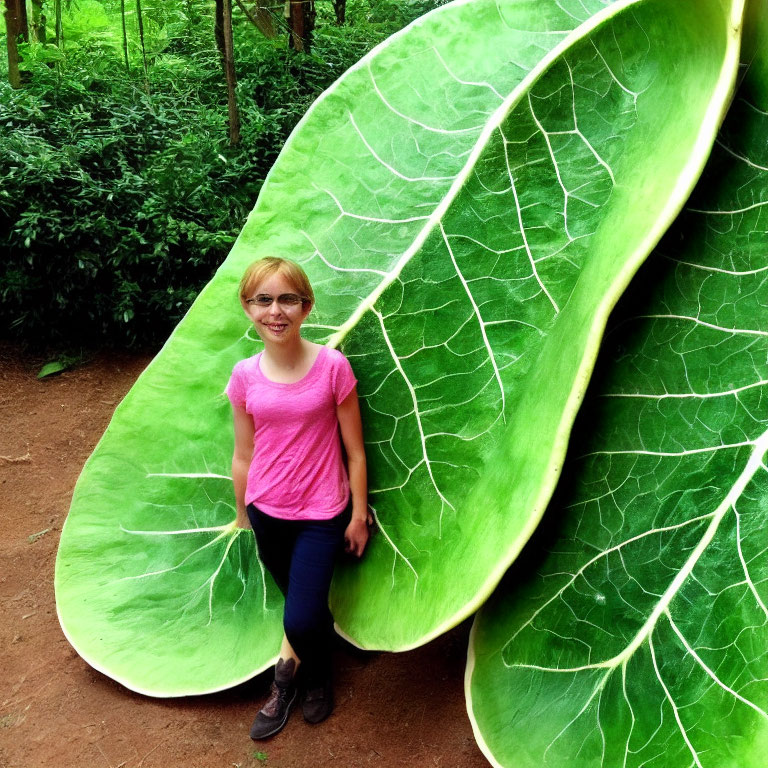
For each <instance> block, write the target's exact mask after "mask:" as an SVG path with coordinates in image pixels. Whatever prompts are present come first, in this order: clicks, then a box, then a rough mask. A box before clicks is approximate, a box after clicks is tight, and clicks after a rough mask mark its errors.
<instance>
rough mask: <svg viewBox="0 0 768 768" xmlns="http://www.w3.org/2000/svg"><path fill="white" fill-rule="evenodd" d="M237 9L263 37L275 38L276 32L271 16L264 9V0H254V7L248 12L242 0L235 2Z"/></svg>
mask: <svg viewBox="0 0 768 768" xmlns="http://www.w3.org/2000/svg"><path fill="white" fill-rule="evenodd" d="M236 2H237V6H238V8H240V10H241V11H242V12H243V13H244V14H245V16H246V18H247V19H248V21H250V22H251V24H253V25H254V26H255V27H256V28H257V29H258V30H259V31H260V32H261V34H262V35H264V37H267V38H269V39H270V40H271V39H272V38H275V37H277V31H276V30H275V25H274V23H273V21H272V14H271V13H270V12H269V11H268V10H267V9H266V8H265V7H264V0H256V7H255V9H253V10H249V9H248V7H247V6H246V5H245V3H244V2H243V0H236Z"/></svg>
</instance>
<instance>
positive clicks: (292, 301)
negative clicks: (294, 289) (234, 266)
mask: <svg viewBox="0 0 768 768" xmlns="http://www.w3.org/2000/svg"><path fill="white" fill-rule="evenodd" d="M273 301H277V303H278V304H279V305H280V306H281V307H295V306H298V305H299V304H304V303H305V302H307V301H309V299H308V298H306V297H305V296H299V294H298V293H281V294H280V295H279V296H278V297H277V298H275V297H274V296H270V295H269V294H268V293H258V294H256V296H252V297H251V298H250V299H246V300H245V303H246V304H248V306H250V307H263V308H265V309H266V308H267V307H271V306H272V302H273Z"/></svg>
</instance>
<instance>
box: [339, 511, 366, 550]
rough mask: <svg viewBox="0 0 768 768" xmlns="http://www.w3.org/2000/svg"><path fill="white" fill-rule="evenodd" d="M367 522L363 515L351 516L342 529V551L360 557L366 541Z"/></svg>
mask: <svg viewBox="0 0 768 768" xmlns="http://www.w3.org/2000/svg"><path fill="white" fill-rule="evenodd" d="M368 535H369V534H368V522H367V520H366V518H364V517H353V518H352V520H351V521H350V523H349V525H348V526H347V530H346V531H344V551H345V552H347V553H348V554H351V555H355V557H361V556H362V554H363V552H364V551H365V545H366V544H367V543H368Z"/></svg>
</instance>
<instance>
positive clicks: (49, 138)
mask: <svg viewBox="0 0 768 768" xmlns="http://www.w3.org/2000/svg"><path fill="white" fill-rule="evenodd" d="M406 5H408V4H406ZM427 5H434V3H431V4H427V3H421V4H414V6H413V7H412V8H410V11H411V12H414V13H416V12H420V11H421V10H423V9H424V8H426V7H427ZM127 6H128V8H129V13H128V27H129V63H130V71H126V69H125V64H124V61H123V53H122V25H121V21H120V16H119V3H116V2H114V1H112V2H108V3H98V2H96V1H95V0H80V2H77V3H72V4H71V6H69V8H70V10H69V11H68V12H67V13H65V17H64V47H63V49H61V50H60V49H58V48H56V47H55V46H53V45H47V46H41V45H22V46H21V53H22V57H23V67H24V69H25V70H26V75H27V77H28V81H27V83H26V86H25V87H24V88H23V89H22V90H20V91H13V90H12V89H11V88H10V87H9V86H8V84H7V82H5V81H4V80H3V81H2V82H0V248H2V250H3V253H4V255H5V258H4V259H3V262H2V265H0V328H3V329H4V333H5V334H7V335H10V336H12V337H14V338H17V339H21V340H25V341H27V342H29V343H34V344H36V345H39V344H53V345H57V346H71V345H72V344H73V343H77V344H81V343H84V344H96V343H103V342H106V341H108V342H109V343H114V344H120V345H134V344H147V343H148V344H158V343H160V342H161V341H162V340H163V339H164V338H165V337H166V336H167V335H168V333H169V332H170V330H171V328H172V327H173V326H174V325H175V324H176V323H177V322H178V321H179V320H180V319H181V317H182V316H183V314H184V313H185V312H186V310H187V308H188V307H189V305H190V303H191V302H192V300H193V299H194V297H195V296H196V295H197V292H198V291H199V290H200V288H201V287H202V286H203V285H204V284H205V283H206V282H207V281H208V280H209V279H210V277H211V275H212V274H213V272H214V271H215V269H216V267H217V266H218V265H219V264H220V263H221V262H222V261H223V259H224V258H225V257H226V254H227V253H228V251H229V249H230V248H231V246H232V243H233V242H234V240H235V237H236V235H237V233H238V231H239V230H240V228H241V227H242V225H243V223H244V221H245V218H246V216H247V214H248V212H249V211H250V209H251V208H252V207H253V203H254V201H255V199H256V196H257V194H258V192H259V189H260V188H261V184H262V183H263V179H264V177H265V176H266V174H267V172H268V170H269V168H270V167H271V165H272V163H273V162H274V160H275V158H276V157H277V154H278V152H279V151H280V148H281V147H282V144H283V142H284V141H285V139H286V138H287V136H288V135H289V133H290V132H291V130H292V129H293V127H294V126H295V125H296V123H297V122H298V121H299V119H300V118H301V116H302V115H303V113H304V112H305V111H306V109H307V107H308V106H309V104H311V102H312V101H313V99H314V98H315V97H316V96H317V95H318V94H319V93H320V92H321V91H322V90H323V89H325V88H326V87H328V86H329V85H330V83H332V82H333V81H334V80H335V79H336V78H337V77H338V76H339V75H340V74H341V73H342V72H343V71H344V70H345V69H346V68H347V67H349V66H350V65H351V64H352V63H353V62H354V61H356V60H357V59H358V58H359V57H360V56H361V55H363V54H364V53H365V52H366V51H367V50H368V49H369V48H370V47H371V46H372V45H374V44H375V43H377V42H378V41H379V40H381V39H382V38H383V37H385V36H386V35H388V34H390V33H391V32H393V31H395V29H396V28H398V25H400V24H402V23H404V22H405V21H406V20H408V15H407V14H406V13H405V11H404V10H403V9H397V4H394V3H389V2H384V3H383V2H379V3H370V4H369V3H367V2H356V3H351V4H350V6H351V14H350V16H351V20H352V21H353V22H356V23H355V24H354V25H352V26H345V27H337V26H335V25H333V24H330V23H328V21H327V20H324V22H323V23H322V24H321V25H320V26H319V27H318V31H317V34H316V38H315V47H314V49H313V52H312V55H311V56H305V55H297V54H295V53H293V52H291V51H288V50H287V48H286V45H285V40H284V39H278V40H274V41H267V40H265V39H264V38H262V37H261V35H260V33H259V32H258V31H257V30H255V29H254V28H253V27H252V26H251V25H250V24H249V23H248V22H246V21H245V20H244V19H243V18H242V17H238V18H237V19H236V31H235V40H236V61H237V67H238V75H239V86H238V101H239V106H240V110H241V121H242V140H241V143H240V144H239V145H238V146H236V147H231V146H229V144H228V142H227V128H226V120H227V115H226V103H225V92H224V85H223V77H222V74H221V69H220V64H219V59H218V54H217V53H216V51H215V48H214V43H213V32H212V18H211V10H210V7H209V5H208V4H207V3H200V2H197V1H196V2H187V3H180V2H179V3H154V4H152V3H150V4H147V3H146V2H145V3H144V4H143V7H144V29H145V39H146V44H147V51H148V55H149V57H150V69H149V80H148V81H147V82H145V77H144V71H143V66H142V64H141V53H140V49H139V46H138V41H137V33H136V30H135V26H136V20H135V5H134V4H132V3H128V4H127ZM52 18H53V16H52V14H51V15H50V18H49V30H48V32H49V38H50V36H51V32H52V30H51V29H50V26H51V23H52V22H51V19H52ZM0 42H2V40H0Z"/></svg>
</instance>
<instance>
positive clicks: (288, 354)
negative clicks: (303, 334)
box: [264, 338, 311, 371]
mask: <svg viewBox="0 0 768 768" xmlns="http://www.w3.org/2000/svg"><path fill="white" fill-rule="evenodd" d="M310 347H311V344H310V343H309V342H308V341H304V339H301V338H300V339H296V341H295V343H293V344H289V345H286V344H269V343H267V344H265V345H264V357H266V358H267V360H268V361H269V363H270V365H271V366H273V367H275V368H282V369H284V370H288V371H289V370H292V369H294V368H299V367H301V365H302V364H303V362H304V361H305V360H306V355H307V352H308V350H309V348H310Z"/></svg>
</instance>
